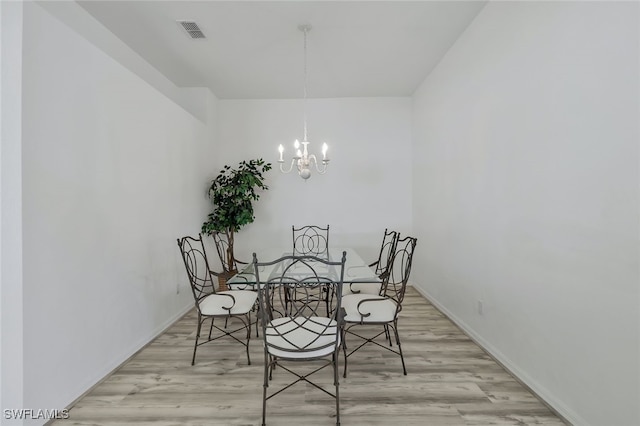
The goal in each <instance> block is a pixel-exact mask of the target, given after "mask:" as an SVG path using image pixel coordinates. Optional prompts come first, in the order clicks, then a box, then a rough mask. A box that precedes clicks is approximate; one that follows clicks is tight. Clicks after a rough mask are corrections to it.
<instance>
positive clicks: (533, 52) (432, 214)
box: [413, 2, 640, 426]
mask: <svg viewBox="0 0 640 426" xmlns="http://www.w3.org/2000/svg"><path fill="white" fill-rule="evenodd" d="M638 12H639V10H638V4H637V3H635V2H634V3H632V2H627V3H614V2H492V3H489V4H488V5H487V6H486V7H485V9H484V10H483V11H482V12H481V13H480V14H479V15H478V17H477V18H476V19H475V21H474V22H473V23H472V25H471V26H470V27H469V28H468V30H467V31H466V32H465V33H464V34H463V35H462V36H461V37H460V39H459V40H458V42H457V43H456V44H455V45H454V46H453V47H452V49H451V50H450V51H449V52H448V54H447V55H446V57H445V58H444V59H443V61H442V62H441V63H440V64H439V66H438V67H437V68H436V69H435V70H434V72H433V73H432V74H431V75H430V76H429V77H428V78H427V79H426V80H425V81H424V83H423V84H422V86H421V87H420V88H419V90H418V91H417V92H416V93H415V96H414V125H413V131H414V163H413V181H414V185H413V188H414V192H413V201H414V230H415V232H416V234H417V236H418V239H419V241H420V248H419V249H418V250H417V252H416V256H417V258H416V260H417V261H416V262H415V267H414V270H413V274H414V275H413V281H414V282H417V283H419V285H420V289H421V290H422V291H424V292H425V293H426V294H427V295H428V297H429V298H431V299H432V300H433V301H435V302H436V303H437V305H438V306H440V307H441V308H443V309H444V310H445V311H446V312H447V313H448V314H449V315H451V316H452V317H453V318H454V319H455V320H456V321H457V322H458V323H459V324H460V325H461V326H462V327H463V328H464V329H466V330H467V331H468V332H469V333H470V334H471V335H472V336H474V337H475V338H476V339H477V340H479V341H480V342H481V343H482V344H483V345H484V346H485V347H486V348H487V349H489V350H490V351H491V352H492V353H493V354H494V355H495V356H497V357H498V358H499V359H500V360H501V361H502V362H504V363H505V364H506V365H507V366H508V367H509V368H511V369H512V371H514V372H516V373H517V374H518V376H519V377H520V378H521V379H523V380H524V381H525V382H526V383H527V384H528V385H530V386H531V387H532V388H533V389H534V390H536V391H537V392H538V393H539V394H540V395H542V396H543V397H544V398H545V399H546V400H547V401H548V402H550V403H551V404H552V405H553V406H554V407H555V408H556V409H558V410H559V411H560V412H561V413H562V414H563V415H564V416H566V417H567V418H568V419H569V420H570V421H572V422H573V423H574V424H576V425H594V426H602V425H608V426H613V425H619V426H628V425H637V424H640V415H639V412H638V410H639V408H638V407H639V404H638V401H640V393H639V389H638V388H639V380H640V369H639V360H640V354H639V338H640V331H639V325H640V316H639V292H638V285H639V277H638V255H639V250H638V236H639V229H638V217H639V216H638V213H639V212H638V205H639V197H638V182H639V179H638V178H639V176H638V140H639V139H638V137H639V131H638V123H639V122H638V117H639V107H638V103H639V91H638V90H639V85H638V79H639V69H638V64H639V57H638V54H639V49H638V47H639V46H638V43H639V33H638V16H639V15H638ZM479 300H480V301H482V302H483V303H484V314H483V315H480V314H479V312H478V310H477V301H479Z"/></svg>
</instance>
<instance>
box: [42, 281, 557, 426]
mask: <svg viewBox="0 0 640 426" xmlns="http://www.w3.org/2000/svg"><path fill="white" fill-rule="evenodd" d="M407 293H408V294H407V297H406V299H405V303H404V309H403V311H402V312H401V319H400V321H399V330H400V338H401V341H402V348H403V351H404V354H405V361H406V364H407V372H408V375H407V376H404V375H403V374H402V366H401V363H400V357H399V356H397V355H394V354H393V353H391V352H389V351H386V350H384V349H381V348H378V347H376V346H375V345H367V346H366V347H364V348H362V349H361V350H360V351H358V352H356V353H355V354H354V355H352V356H351V357H350V358H349V371H348V376H347V378H346V379H344V378H342V376H341V380H340V396H341V397H340V407H341V410H340V415H341V424H342V425H343V426H349V425H396V426H404V425H427V424H428V425H436V426H438V425H464V426H473V425H483V426H484V425H564V424H565V423H563V421H562V420H561V419H559V418H558V417H556V416H555V415H554V414H553V413H552V412H551V411H550V410H549V409H548V408H547V407H546V406H545V405H544V404H543V403H541V402H540V401H539V400H538V399H537V398H536V397H535V396H534V395H532V394H531V393H530V392H528V391H527V390H526V389H525V388H524V387H523V386H522V385H520V384H519V383H518V382H517V381H516V380H515V379H514V378H513V377H512V376H510V375H509V374H508V373H507V372H506V371H505V370H504V369H503V368H501V367H500V366H499V365H498V364H496V362H494V361H493V360H492V359H491V357H489V356H488V355H487V354H486V353H485V352H484V351H483V350H482V349H481V348H480V347H478V346H477V345H476V344H474V343H473V342H472V341H471V340H470V339H469V338H468V337H467V336H466V335H465V334H464V333H462V331H460V329H458V328H457V327H456V326H455V325H454V324H453V323H451V321H449V320H448V319H447V318H446V317H445V316H444V315H443V314H442V313H440V312H439V311H438V310H437V309H435V308H434V307H433V306H432V305H431V304H430V303H429V302H428V301H426V300H425V299H424V298H423V297H422V296H421V295H420V294H419V293H418V292H417V291H415V290H414V289H413V288H409V290H408V292H407ZM195 329H196V313H195V311H191V312H190V313H189V314H187V315H186V316H185V317H183V318H182V319H180V320H179V321H178V322H177V323H176V324H174V325H173V326H172V327H171V328H170V329H169V330H168V331H167V332H166V333H164V334H163V335H161V336H159V337H158V338H157V339H156V340H154V341H153V342H152V343H151V344H149V345H148V346H147V347H145V348H144V349H143V350H142V351H140V352H139V353H138V354H136V355H135V356H134V357H133V358H132V359H131V360H130V361H129V362H127V363H126V364H124V365H123V366H122V367H121V368H119V369H118V370H117V371H115V372H114V373H113V374H112V375H111V376H109V377H108V378H107V379H106V380H104V381H103V382H102V383H101V384H100V385H98V386H96V387H95V388H94V389H93V390H92V391H91V392H89V393H88V394H87V395H86V396H85V397H83V398H82V399H80V400H79V401H78V402H77V403H76V404H75V406H74V407H72V408H71V410H70V412H69V415H70V418H69V419H66V420H58V421H55V422H54V423H53V424H54V425H56V426H70V425H105V426H111V425H113V426H115V425H132V424H135V425H154V426H174V425H175V426H178V425H180V426H185V425H187V426H190V425H193V426H196V425H214V426H218V425H220V426H223V425H224V426H226V425H259V424H260V422H261V415H262V377H263V365H264V364H263V351H262V344H261V341H260V340H258V339H256V338H255V332H254V337H252V341H251V349H250V353H251V361H252V365H247V359H246V354H245V350H244V347H243V346H242V345H240V344H238V343H236V342H235V341H233V340H231V339H228V338H226V339H221V340H218V341H215V342H212V343H210V344H207V345H203V346H200V347H199V348H198V354H197V358H196V364H195V365H194V366H191V355H192V351H193V342H194V338H195ZM348 341H349V342H351V341H350V340H348ZM353 343H355V341H353ZM341 363H342V360H341ZM291 377H292V376H290V375H289V374H288V373H286V372H285V371H283V370H276V371H275V372H274V377H273V386H274V387H275V386H277V385H278V384H281V383H287V380H289V379H290V378H291ZM315 377H316V381H318V382H321V383H326V384H327V385H329V386H330V385H331V383H332V374H331V369H330V368H325V369H324V370H322V371H321V372H319V373H317V375H315ZM267 424H268V425H273V426H276V425H285V426H294V425H295V426H298V425H305V426H307V425H312V426H315V425H318V426H320V425H335V403H334V400H333V399H332V398H331V397H329V396H328V395H325V394H324V393H322V392H321V391H318V390H317V389H315V388H313V387H311V386H309V385H305V384H297V385H295V386H294V387H293V388H290V389H288V390H287V391H285V392H283V393H282V394H280V395H278V396H276V397H274V398H273V399H271V400H269V401H268V403H267Z"/></svg>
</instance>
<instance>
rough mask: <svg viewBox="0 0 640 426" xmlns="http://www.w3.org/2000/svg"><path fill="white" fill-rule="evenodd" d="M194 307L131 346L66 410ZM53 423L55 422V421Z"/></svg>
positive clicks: (177, 315) (90, 380) (86, 385)
mask: <svg viewBox="0 0 640 426" xmlns="http://www.w3.org/2000/svg"><path fill="white" fill-rule="evenodd" d="M193 306H194V305H193V301H190V302H189V303H188V304H187V305H186V306H185V307H184V308H183V309H182V310H180V311H178V313H177V314H175V315H173V316H172V317H171V318H169V319H168V320H167V321H165V322H164V323H163V324H161V325H159V326H158V327H156V328H155V329H154V330H153V331H152V332H151V333H150V334H149V337H145V338H142V339H140V340H139V341H138V342H136V343H135V344H133V345H131V346H130V348H129V350H128V351H126V352H125V354H128V355H125V356H124V359H121V360H116V361H114V362H113V363H111V364H108V365H107V366H106V367H105V368H104V369H102V370H100V371H99V372H98V373H96V375H95V376H93V377H92V378H91V379H89V380H88V381H87V382H85V384H84V385H82V386H81V389H84V390H83V391H80V392H79V396H78V397H77V398H75V399H74V400H73V401H72V402H71V403H70V404H68V405H67V407H65V408H66V409H71V408H72V407H73V406H74V405H75V404H76V403H77V402H78V401H79V400H80V399H82V398H83V397H85V396H86V395H87V394H88V393H89V392H91V391H92V390H93V389H95V388H96V387H97V386H98V385H100V384H101V383H102V382H104V381H105V380H106V379H108V378H109V376H111V374H112V373H113V372H114V371H116V370H117V369H119V368H120V367H121V366H123V365H124V364H126V363H127V362H129V361H130V360H131V359H132V358H133V357H134V356H135V355H136V354H138V352H140V351H141V350H143V349H144V348H146V347H147V346H148V345H149V344H150V343H151V342H153V341H154V340H155V339H156V338H157V337H158V336H160V335H162V334H163V333H164V332H166V331H167V330H168V329H169V328H170V327H171V326H172V325H173V324H175V323H176V322H177V321H178V320H179V319H180V318H182V317H183V316H185V315H186V314H187V313H188V312H189V311H190V310H191V309H193ZM51 422H53V420H52V421H51ZM51 422H47V423H45V425H47V424H49V423H51Z"/></svg>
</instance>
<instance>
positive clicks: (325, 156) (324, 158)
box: [322, 142, 329, 160]
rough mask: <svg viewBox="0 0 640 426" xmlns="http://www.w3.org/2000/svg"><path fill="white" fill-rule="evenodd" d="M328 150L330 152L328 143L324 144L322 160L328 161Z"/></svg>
mask: <svg viewBox="0 0 640 426" xmlns="http://www.w3.org/2000/svg"><path fill="white" fill-rule="evenodd" d="M327 150H329V146H327V143H326V142H325V143H323V144H322V159H323V160H326V159H327Z"/></svg>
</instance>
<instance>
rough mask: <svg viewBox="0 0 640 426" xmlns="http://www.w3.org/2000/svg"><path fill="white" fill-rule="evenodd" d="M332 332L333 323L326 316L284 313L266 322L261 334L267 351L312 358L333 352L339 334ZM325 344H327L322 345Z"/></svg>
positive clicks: (335, 329) (277, 354) (333, 330)
mask: <svg viewBox="0 0 640 426" xmlns="http://www.w3.org/2000/svg"><path fill="white" fill-rule="evenodd" d="M336 333H338V327H337V323H336V321H334V320H332V319H330V318H324V317H309V318H303V317H298V318H286V317H285V318H276V319H274V320H273V321H271V322H270V323H269V324H268V325H267V328H266V331H265V338H266V340H267V350H268V351H269V353H270V354H271V355H274V356H277V357H281V358H316V357H322V356H326V355H329V354H331V353H333V351H335V349H336V347H337V346H339V345H340V336H339V335H338V336H337V338H336ZM270 345H275V346H276V347H273V346H270ZM325 345H329V346H327V347H325V348H323V346H325ZM300 348H303V349H300ZM315 348H318V349H315Z"/></svg>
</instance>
